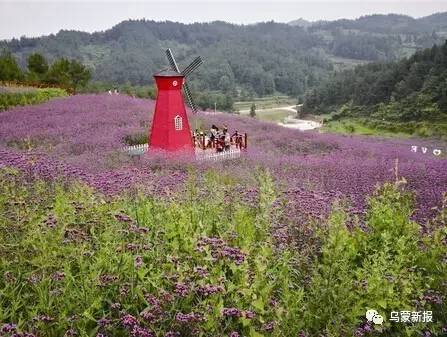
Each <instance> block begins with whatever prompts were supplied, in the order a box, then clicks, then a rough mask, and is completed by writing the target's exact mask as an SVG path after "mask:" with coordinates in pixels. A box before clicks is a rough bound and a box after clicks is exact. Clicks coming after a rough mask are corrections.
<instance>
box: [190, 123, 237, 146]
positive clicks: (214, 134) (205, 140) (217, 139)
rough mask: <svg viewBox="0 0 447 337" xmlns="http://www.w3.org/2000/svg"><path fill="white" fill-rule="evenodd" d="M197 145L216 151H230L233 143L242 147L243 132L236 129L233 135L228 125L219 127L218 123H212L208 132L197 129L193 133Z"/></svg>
mask: <svg viewBox="0 0 447 337" xmlns="http://www.w3.org/2000/svg"><path fill="white" fill-rule="evenodd" d="M193 136H194V141H195V144H194V145H195V146H196V147H199V148H202V149H207V148H213V149H216V152H222V151H228V150H230V148H231V144H232V143H233V144H235V145H236V147H241V144H242V141H243V140H242V134H239V133H238V131H235V132H234V133H233V134H232V135H230V133H229V132H228V127H227V126H226V125H224V126H223V128H222V129H219V128H218V127H217V126H216V125H214V124H213V125H212V126H211V129H210V130H209V131H208V132H203V131H199V130H198V129H196V130H195V131H194V133H193Z"/></svg>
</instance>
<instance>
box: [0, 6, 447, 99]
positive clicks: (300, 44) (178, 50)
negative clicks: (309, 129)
mask: <svg viewBox="0 0 447 337" xmlns="http://www.w3.org/2000/svg"><path fill="white" fill-rule="evenodd" d="M444 18H445V20H444ZM446 27H447V13H438V14H434V15H431V16H428V17H425V18H420V19H413V18H411V17H407V16H402V15H371V16H365V17H361V18H359V19H356V20H337V21H333V22H324V21H321V22H313V23H310V22H308V21H306V20H304V19H299V20H296V21H295V22H294V23H293V22H292V23H290V24H285V23H276V22H273V21H270V22H262V23H258V24H253V25H235V24H230V23H226V22H222V21H215V22H210V23H194V24H182V23H177V22H170V21H164V22H155V21H150V20H127V21H123V22H121V23H119V24H117V25H116V26H114V27H112V28H111V29H108V30H106V31H104V32H96V33H92V34H90V33H85V32H79V31H67V30H61V31H60V32H59V33H57V34H52V35H49V36H44V37H38V38H20V39H13V40H11V41H0V50H1V49H7V50H9V51H11V52H12V53H13V55H14V56H15V57H16V58H17V59H18V61H19V64H20V65H21V66H22V67H25V65H26V58H27V56H28V55H29V54H31V53H33V52H39V53H42V54H43V55H45V56H46V57H47V58H48V59H49V60H50V61H52V60H54V59H56V58H61V57H67V58H75V59H78V60H80V61H81V62H83V63H84V64H86V65H87V66H89V67H90V68H91V69H92V73H93V78H94V80H96V81H105V82H111V83H127V82H129V83H132V84H147V83H150V82H152V74H153V73H154V72H156V71H158V70H160V69H163V68H166V67H167V66H168V63H167V61H166V58H165V55H164V49H166V48H168V47H169V48H171V49H172V50H173V51H174V54H175V55H176V57H177V60H178V62H179V63H180V65H181V66H185V65H186V64H188V63H189V62H190V61H191V60H192V59H193V58H194V57H195V56H197V55H201V56H202V57H203V58H204V60H205V63H204V65H203V66H202V67H201V68H200V70H199V71H197V72H196V73H194V75H193V76H191V78H190V79H189V81H190V84H191V86H192V88H193V89H194V90H196V91H205V90H211V91H214V90H218V91H222V92H226V93H228V94H231V95H233V96H234V95H240V96H243V97H244V96H251V95H261V96H262V95H269V94H273V93H277V92H279V93H285V94H288V95H294V96H300V95H303V94H304V92H306V90H308V89H309V88H312V87H314V86H316V85H318V84H319V83H320V82H321V81H322V80H324V79H326V78H327V77H328V76H329V74H330V73H331V72H332V71H333V70H336V69H340V68H352V67H353V66H354V65H355V64H356V63H357V62H362V63H364V62H371V61H391V60H396V59H399V58H402V57H405V56H410V55H412V54H413V53H414V52H415V51H417V50H420V49H423V48H426V47H431V46H433V45H434V44H442V43H443V42H444V40H445V39H446V38H447V28H446Z"/></svg>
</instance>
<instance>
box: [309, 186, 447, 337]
mask: <svg viewBox="0 0 447 337" xmlns="http://www.w3.org/2000/svg"><path fill="white" fill-rule="evenodd" d="M412 207H413V201H412V196H411V195H410V194H408V193H405V192H401V191H399V189H398V188H397V187H396V186H394V185H392V184H385V185H384V186H383V187H381V188H380V189H378V190H377V191H376V193H375V194H374V196H373V197H372V198H370V199H369V210H368V213H367V216H366V225H367V230H366V231H362V230H360V229H358V228H355V229H353V230H349V229H348V228H347V226H346V224H347V223H348V220H349V218H348V214H346V213H345V212H343V211H342V210H336V211H334V213H333V214H332V216H331V218H330V221H329V224H330V225H329V228H328V230H327V231H325V232H322V233H321V235H322V239H323V240H324V244H323V247H322V255H321V257H320V258H319V259H318V260H317V262H316V267H315V271H314V274H313V275H312V280H311V283H310V287H309V290H308V292H307V293H306V298H305V301H306V303H307V304H306V306H305V310H304V318H305V323H304V324H305V326H307V327H308V332H310V333H312V334H315V335H316V334H317V332H318V331H322V330H325V331H327V333H328V335H329V336H348V335H350V334H351V333H352V331H355V330H356V327H360V326H361V325H362V324H365V312H366V310H367V309H375V310H377V311H378V312H379V314H381V315H382V316H383V317H384V320H385V321H384V324H383V326H376V327H375V330H376V331H385V332H386V335H387V336H403V335H406V336H419V335H421V333H422V332H423V331H426V330H427V331H428V330H429V331H431V332H433V333H440V331H441V326H442V322H446V321H447V311H446V308H445V306H442V304H436V303H430V302H429V301H427V300H425V297H424V294H427V293H428V292H433V293H436V294H439V295H441V296H443V297H444V298H445V296H446V295H447V291H446V288H445V283H444V282H445V280H446V279H447V268H446V265H445V263H442V259H443V258H445V256H446V253H447V249H446V245H445V243H443V240H445V239H446V234H447V232H446V230H445V227H440V228H441V229H438V230H435V231H434V232H433V233H432V235H430V236H429V235H421V229H420V228H419V226H418V225H417V224H416V223H414V222H413V221H411V220H410V216H411V214H412V209H413V208H412ZM401 310H408V311H426V310H427V311H428V310H430V311H433V315H434V322H435V323H417V324H408V325H405V324H398V323H392V322H390V321H389V317H390V313H391V311H401Z"/></svg>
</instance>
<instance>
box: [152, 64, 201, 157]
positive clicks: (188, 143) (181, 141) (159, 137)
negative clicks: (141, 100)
mask: <svg viewBox="0 0 447 337" xmlns="http://www.w3.org/2000/svg"><path fill="white" fill-rule="evenodd" d="M154 78H155V82H156V84H157V88H158V94H157V101H156V104H155V112H154V117H153V119H152V128H151V133H150V136H149V147H150V149H161V150H165V151H171V152H172V151H179V150H183V151H188V152H194V145H193V141H192V139H191V130H190V127H189V122H188V116H187V115H186V108H185V103H184V101H183V95H182V87H183V83H184V76H183V75H182V74H181V73H179V72H177V71H172V70H165V71H161V72H159V73H156V74H155V75H154Z"/></svg>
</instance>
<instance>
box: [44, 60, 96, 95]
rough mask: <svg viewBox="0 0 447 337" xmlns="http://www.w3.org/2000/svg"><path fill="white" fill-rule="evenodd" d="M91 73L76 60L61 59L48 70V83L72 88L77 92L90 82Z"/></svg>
mask: <svg viewBox="0 0 447 337" xmlns="http://www.w3.org/2000/svg"><path fill="white" fill-rule="evenodd" d="M90 77H91V73H90V70H89V69H87V68H86V67H85V66H84V65H83V64H82V63H80V62H78V61H76V60H71V61H69V60H67V59H64V58H62V59H59V60H57V61H56V62H54V63H53V64H52V65H51V67H50V69H49V70H48V73H47V76H46V82H47V83H50V84H56V85H60V86H62V87H68V88H72V89H73V90H74V91H76V90H77V89H78V88H79V87H82V86H85V85H86V84H87V82H88V81H89V80H90Z"/></svg>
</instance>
